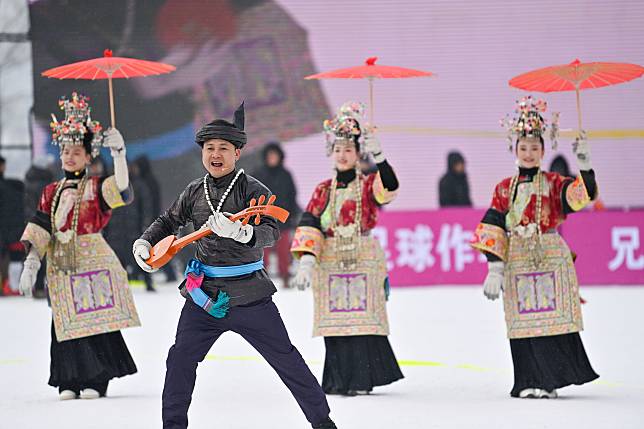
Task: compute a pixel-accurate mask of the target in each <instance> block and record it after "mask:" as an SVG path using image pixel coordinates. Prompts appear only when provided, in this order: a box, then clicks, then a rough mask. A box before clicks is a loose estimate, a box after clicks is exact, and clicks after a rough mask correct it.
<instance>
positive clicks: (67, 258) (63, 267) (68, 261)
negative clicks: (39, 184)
mask: <svg viewBox="0 0 644 429" xmlns="http://www.w3.org/2000/svg"><path fill="white" fill-rule="evenodd" d="M65 183H67V179H62V180H61V181H60V182H58V185H57V186H56V192H55V194H54V199H53V201H52V205H51V210H50V214H49V216H50V221H51V229H52V238H53V241H54V242H53V252H52V255H53V257H52V261H51V262H52V267H53V268H54V270H56V271H61V272H65V273H69V272H71V271H73V270H74V269H75V268H76V236H77V235H78V218H79V215H80V206H81V202H82V200H83V194H84V193H85V185H86V184H87V175H85V176H83V178H82V179H80V181H79V182H78V187H77V191H78V193H77V195H76V201H75V202H74V213H73V215H72V224H71V227H70V228H69V229H68V230H67V231H65V232H59V231H57V229H56V211H57V210H58V203H59V202H60V196H61V194H62V192H63V190H64V189H65Z"/></svg>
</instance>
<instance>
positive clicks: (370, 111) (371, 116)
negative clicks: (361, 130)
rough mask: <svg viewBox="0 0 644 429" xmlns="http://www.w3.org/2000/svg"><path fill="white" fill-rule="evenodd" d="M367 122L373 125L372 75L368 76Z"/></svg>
mask: <svg viewBox="0 0 644 429" xmlns="http://www.w3.org/2000/svg"><path fill="white" fill-rule="evenodd" d="M369 124H370V125H373V77H369Z"/></svg>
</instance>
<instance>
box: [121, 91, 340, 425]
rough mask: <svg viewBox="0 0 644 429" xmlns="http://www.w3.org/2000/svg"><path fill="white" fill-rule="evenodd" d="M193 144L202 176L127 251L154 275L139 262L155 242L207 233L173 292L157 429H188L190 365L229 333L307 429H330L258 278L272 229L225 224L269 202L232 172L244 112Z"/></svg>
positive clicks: (273, 225)
mask: <svg viewBox="0 0 644 429" xmlns="http://www.w3.org/2000/svg"><path fill="white" fill-rule="evenodd" d="M195 140H196V143H197V144H198V145H199V146H200V147H201V149H202V151H201V154H202V162H203V165H204V167H205V169H206V170H207V173H206V175H205V176H204V177H202V178H199V179H197V180H194V181H193V182H191V183H190V184H189V185H188V186H187V187H186V189H185V190H184V191H183V192H182V193H181V195H179V197H178V198H177V200H176V201H175V202H174V203H173V204H172V206H170V208H169V209H168V210H166V211H165V213H163V214H162V215H161V216H159V217H158V218H157V219H156V220H155V221H154V222H153V223H152V225H150V226H149V227H148V229H147V230H146V231H145V232H144V233H143V235H142V236H141V238H140V239H138V240H136V241H135V242H134V245H133V253H134V258H135V259H136V261H137V263H138V264H139V266H140V267H141V268H142V269H143V270H145V271H147V272H153V271H155V269H154V268H152V267H151V266H150V265H148V264H147V263H146V260H148V258H150V250H151V248H152V246H153V245H154V244H156V243H157V242H159V241H160V240H161V239H163V238H164V237H166V236H168V235H172V234H174V233H176V232H177V231H178V229H179V228H180V227H181V226H183V225H186V224H188V223H193V224H194V226H195V227H196V228H199V227H201V226H202V225H204V227H207V228H210V229H211V230H212V231H213V234H211V235H208V236H206V237H204V238H202V239H200V240H198V241H197V242H196V254H195V258H194V259H192V260H191V261H190V262H189V263H188V266H187V268H186V276H187V277H186V280H185V281H184V282H183V283H182V284H181V286H180V290H181V292H182V295H184V296H185V297H186V298H187V300H186V303H185V305H184V307H183V310H182V311H181V317H180V319H179V324H178V326H177V334H176V338H175V343H174V345H173V346H172V347H171V348H170V351H169V353H168V359H167V362H166V365H167V371H166V378H165V386H164V388H163V410H162V417H163V427H164V428H172V429H175V428H186V427H187V426H188V416H187V414H188V407H189V406H190V401H191V397H192V391H193V390H194V385H195V379H196V370H197V364H198V363H199V362H201V361H203V359H204V358H205V356H206V354H207V353H208V351H209V350H210V348H211V346H212V345H213V343H214V342H215V341H216V340H217V338H219V336H220V335H221V334H223V333H224V332H226V331H233V332H236V333H238V334H239V335H241V336H242V337H243V338H244V339H245V340H246V341H248V342H249V343H250V344H251V345H252V346H253V347H254V348H255V349H257V351H258V352H259V353H260V354H261V355H262V356H263V357H264V358H265V359H266V360H267V361H268V363H269V364H270V365H271V366H272V367H273V368H274V369H275V371H276V372H277V373H278V375H279V376H280V378H281V379H282V381H283V382H284V384H286V386H287V387H288V388H289V390H290V391H291V393H292V394H293V396H294V397H295V399H296V400H297V402H298V404H299V406H300V408H301V409H302V411H303V412H304V414H305V416H306V418H307V420H308V421H309V422H310V423H311V424H312V427H313V428H322V429H334V428H336V426H335V424H334V423H333V421H332V420H331V419H330V418H329V406H328V404H327V401H326V397H325V395H324V392H323V391H322V388H321V387H320V385H319V383H318V382H317V380H316V378H315V377H314V376H313V374H312V373H311V371H310V370H309V368H308V366H307V365H306V363H305V362H304V359H303V358H302V356H301V355H300V353H299V352H298V350H297V349H296V348H295V346H293V345H292V344H291V341H290V339H289V337H288V333H287V332H286V328H285V327H284V323H283V322H282V319H281V317H280V314H279V311H278V310H277V307H276V306H275V304H274V303H273V301H272V299H271V296H272V295H273V293H275V292H276V291H277V290H276V288H275V286H274V285H273V282H272V281H271V279H270V278H269V277H268V274H267V273H266V271H265V270H264V266H263V248H264V247H269V246H272V245H273V244H274V243H275V241H277V239H278V238H279V230H278V228H277V222H276V221H275V220H274V219H272V218H270V217H262V218H261V221H260V222H259V224H257V225H251V224H250V223H249V224H247V225H244V224H243V223H242V222H241V221H239V220H237V221H235V222H233V221H231V220H230V219H229V216H228V214H229V213H236V212H238V211H240V210H243V209H245V208H246V207H248V205H249V203H250V202H251V200H253V199H255V200H260V197H262V196H264V195H270V191H269V190H268V188H266V187H265V186H264V185H263V184H262V183H261V182H259V181H258V180H257V179H255V178H253V177H251V176H249V175H246V174H244V170H243V169H236V167H235V163H236V161H237V160H238V159H239V157H240V152H241V149H242V148H243V147H244V145H245V144H246V134H245V132H244V106H243V104H242V105H241V106H240V107H239V108H238V109H237V111H236V112H235V118H234V123H233V124H231V123H229V122H228V121H225V120H223V119H218V120H215V121H213V122H210V123H209V124H207V125H205V126H203V127H202V128H201V129H200V130H199V131H198V132H197V135H196V139H195ZM262 200H263V198H262ZM220 398H221V397H220ZM220 402H221V399H220Z"/></svg>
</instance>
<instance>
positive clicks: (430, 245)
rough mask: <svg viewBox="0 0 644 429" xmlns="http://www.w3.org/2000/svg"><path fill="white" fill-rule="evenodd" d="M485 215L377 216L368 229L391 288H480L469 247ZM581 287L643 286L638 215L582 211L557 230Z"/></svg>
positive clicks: (643, 216)
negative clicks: (572, 258) (381, 252)
mask: <svg viewBox="0 0 644 429" xmlns="http://www.w3.org/2000/svg"><path fill="white" fill-rule="evenodd" d="M484 213H485V210H474V209H447V210H423V211H391V212H387V211H383V212H382V213H381V217H380V222H379V226H378V227H377V228H375V229H374V231H373V234H374V236H376V237H377V238H378V239H379V240H380V243H381V244H382V246H383V248H384V249H385V254H386V255H387V265H388V269H389V276H390V281H391V284H392V285H393V286H426V285H430V286H431V285H445V284H448V285H471V284H482V283H483V279H484V278H485V274H486V273H487V268H486V265H485V258H484V257H483V256H482V255H480V254H479V253H478V252H476V251H474V250H473V249H472V248H470V246H469V240H470V237H471V235H472V232H473V230H474V228H475V227H476V225H477V224H478V222H479V221H480V220H481V218H482V217H483V214H484ZM561 233H562V235H563V236H564V238H565V239H566V241H567V242H568V245H569V246H570V248H571V249H572V250H573V251H574V252H575V253H576V254H577V261H576V263H575V265H576V267H577V273H578V276H579V281H580V283H581V284H582V285H644V247H642V246H641V245H640V235H641V234H642V233H644V211H630V212H621V211H606V212H582V213H576V214H574V215H571V216H570V217H569V219H568V220H567V221H566V223H565V224H564V225H563V228H562V230H561Z"/></svg>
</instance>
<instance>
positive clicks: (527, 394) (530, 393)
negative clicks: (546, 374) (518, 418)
mask: <svg viewBox="0 0 644 429" xmlns="http://www.w3.org/2000/svg"><path fill="white" fill-rule="evenodd" d="M538 397H539V389H534V388H528V389H523V390H522V391H521V392H519V398H524V399H525V398H530V399H533V398H538Z"/></svg>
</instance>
